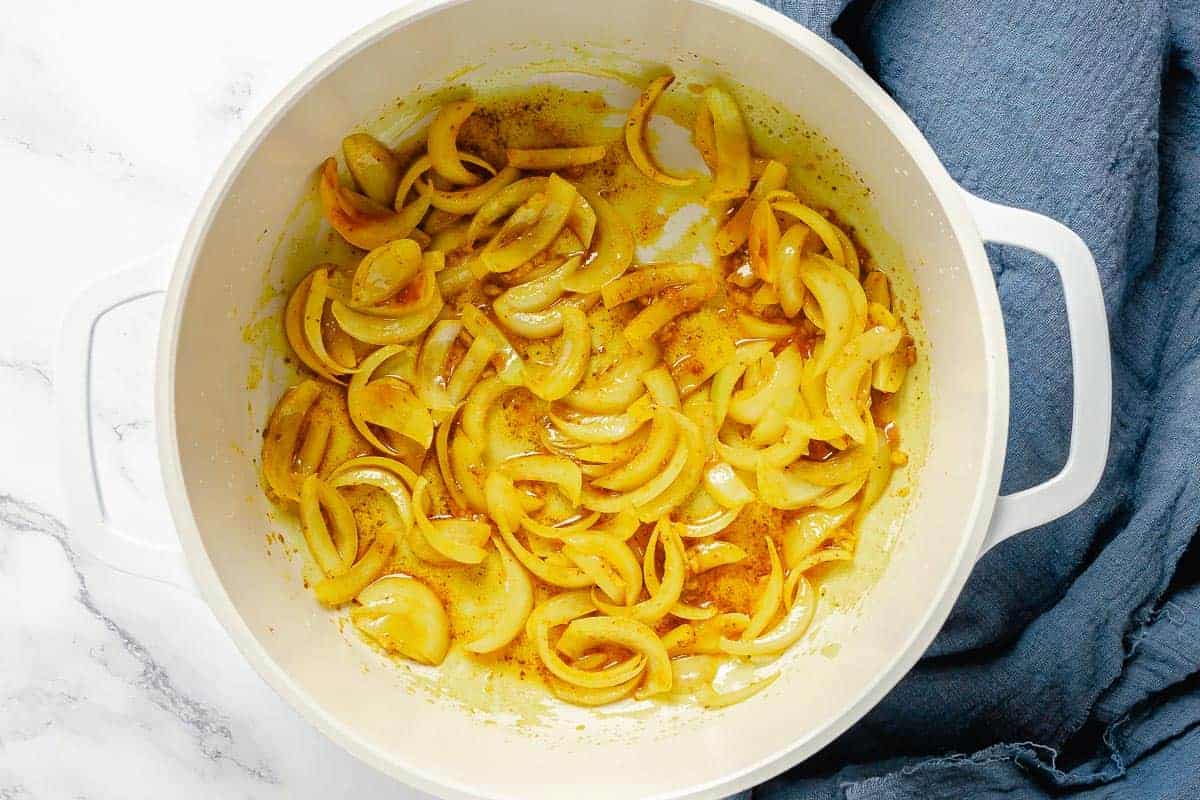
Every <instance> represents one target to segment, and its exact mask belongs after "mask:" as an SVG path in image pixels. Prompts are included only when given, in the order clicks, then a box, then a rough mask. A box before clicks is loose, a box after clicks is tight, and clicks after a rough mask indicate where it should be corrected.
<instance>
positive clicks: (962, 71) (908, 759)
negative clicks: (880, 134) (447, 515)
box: [748, 0, 1200, 800]
mask: <svg viewBox="0 0 1200 800" xmlns="http://www.w3.org/2000/svg"><path fill="white" fill-rule="evenodd" d="M767 4H768V5H771V6H773V7H775V8H776V9H778V10H780V11H782V12H784V13H785V14H788V15H789V16H791V17H792V18H793V19H796V20H798V21H799V22H801V23H803V24H804V25H807V26H808V27H810V28H812V29H813V30H815V31H817V32H818V33H820V34H821V35H823V36H825V37H826V38H827V39H829V40H830V41H832V42H833V43H834V44H836V45H837V46H839V47H841V48H842V49H843V50H844V51H846V52H847V53H850V54H852V55H853V56H854V57H856V58H857V59H858V60H859V62H860V63H862V64H863V66H864V67H865V68H866V69H867V70H868V71H869V72H870V73H871V74H873V75H874V77H875V78H876V79H877V80H878V81H879V82H880V83H881V84H882V85H883V86H884V87H885V88H886V89H887V90H888V91H889V92H890V93H891V94H892V96H894V97H895V98H896V100H897V101H898V102H899V103H900V105H901V106H903V107H904V109H905V110H906V111H907V112H908V113H909V115H910V116H912V118H913V119H914V120H915V121H916V123H917V125H918V126H919V127H920V128H921V129H922V130H923V131H924V133H925V135H926V136H927V137H928V139H929V141H930V142H931V143H932V144H933V148H934V150H936V151H937V152H938V154H939V155H940V156H941V158H942V160H943V161H944V162H945V164H946V166H947V168H948V169H949V171H950V173H951V174H952V175H953V176H954V177H955V178H956V179H958V180H959V181H960V182H961V183H962V184H963V185H964V186H965V187H967V188H968V189H970V190H971V191H973V192H975V193H976V194H979V195H981V196H983V197H985V198H988V199H992V200H996V201H998V202H1002V203H1007V204H1011V205H1016V206H1022V207H1024V208H1029V209H1033V210H1035V211H1039V212H1041V213H1043V214H1047V215H1049V216H1051V217H1054V218H1055V219H1058V220H1061V221H1062V222H1064V223H1066V224H1067V225H1069V226H1070V227H1071V228H1073V229H1074V230H1075V231H1077V232H1078V233H1079V234H1080V235H1081V236H1082V237H1083V238H1084V240H1086V241H1087V243H1088V245H1089V246H1090V247H1091V248H1092V251H1093V253H1095V256H1096V261H1097V263H1098V265H1099V269H1100V276H1101V279H1102V281H1103V283H1104V290H1105V300H1106V303H1107V306H1108V317H1109V324H1110V326H1111V330H1112V343H1113V382H1114V392H1115V397H1114V420H1113V436H1112V446H1111V450H1110V456H1109V462H1108V468H1107V471H1106V473H1105V476H1104V479H1103V482H1102V484H1101V486H1100V488H1099V489H1098V490H1097V492H1096V493H1095V495H1094V496H1093V497H1092V498H1091V500H1090V501H1089V502H1088V503H1087V504H1086V505H1085V506H1084V507H1083V508H1081V509H1079V510H1078V511H1076V512H1075V513H1073V514H1070V515H1069V516H1068V517H1066V518H1065V519H1062V520H1060V521H1058V522H1056V523H1053V524H1051V525H1046V526H1044V527H1042V528H1039V529H1037V530H1035V531H1032V532H1029V533H1026V534H1023V535H1021V536H1018V537H1016V538H1015V539H1012V540H1010V541H1008V542H1006V543H1004V544H1002V545H1000V546H999V547H997V548H996V549H995V550H993V551H992V552H991V553H989V554H988V555H987V556H986V557H985V558H984V559H983V561H982V562H981V563H980V564H979V565H978V566H977V567H976V569H975V572H974V574H973V575H972V577H971V580H970V582H969V583H968V585H967V588H966V590H965V592H964V593H963V595H962V597H961V598H960V599H959V602H958V604H957V606H956V607H955V609H954V611H953V613H952V614H951V616H950V619H949V621H948V622H947V623H946V626H945V628H944V629H943V630H942V632H941V634H940V635H939V636H938V638H937V640H936V641H935V642H934V644H933V646H932V647H931V648H930V651H929V652H928V653H927V654H926V655H925V657H924V659H923V660H922V661H921V662H920V663H919V664H918V666H917V667H916V668H915V669H914V670H913V672H912V673H911V674H910V675H909V676H908V677H906V678H905V679H904V680H903V681H902V682H901V683H900V684H899V685H898V686H897V687H896V689H895V690H894V691H892V692H891V694H890V695H888V697H887V698H886V699H885V700H884V701H883V702H882V703H880V704H879V706H878V707H876V708H875V709H874V710H873V711H872V712H871V713H870V714H868V715H867V717H866V718H865V719H863V721H862V722H860V723H859V724H858V725H856V726H855V727H854V728H853V729H851V730H850V731H848V732H847V733H846V734H845V735H843V736H842V737H841V738H840V739H838V740H837V741H836V742H835V743H833V744H832V745H830V746H829V747H828V748H826V749H825V750H824V751H823V752H822V753H821V754H819V755H818V756H817V757H815V758H813V759H810V760H809V761H808V762H806V763H805V764H802V765H801V766H800V767H798V768H796V769H795V770H792V771H791V772H789V773H787V774H786V775H784V776H781V777H780V778H778V779H776V780H774V781H771V782H770V783H768V784H766V785H764V786H761V787H759V788H757V789H755V790H754V791H753V793H752V794H753V796H754V797H755V798H780V799H783V798H786V799H787V800H793V798H843V797H845V798H855V800H859V799H860V798H862V799H865V798H879V799H882V798H887V799H888V800H895V799H896V798H913V799H914V800H917V799H919V800H931V798H955V800H958V799H959V798H992V797H1004V798H1008V799H1009V800H1012V798H1042V797H1064V796H1067V797H1073V798H1074V797H1078V798H1100V797H1104V798H1138V799H1139V800H1140V799H1141V798H1181V800H1182V798H1188V799H1189V800H1193V799H1194V798H1200V673H1198V669H1200V547H1197V548H1191V549H1189V547H1190V545H1191V542H1192V539H1193V536H1194V534H1195V533H1196V529H1197V524H1198V523H1200V2H1196V1H1195V0H1192V1H1190V2H1186V1H1181V0H1159V1H1158V2H1149V1H1148V0H1134V2H1129V0H1082V1H1081V2H1073V3H1064V2H1061V0H892V1H891V2H879V1H875V2H873V1H872V0H866V2H854V3H850V2H848V0H771V2H768V3H767ZM847 6H849V7H847ZM988 255H989V257H990V259H991V263H992V269H993V272H994V274H995V277H996V282H997V284H998V286H999V290H1000V299H1001V302H1002V304H1003V307H1004V312H1005V324H1006V327H1007V333H1008V341H1009V352H1010V360H1011V371H1012V382H1013V403H1012V412H1011V427H1010V431H1011V432H1010V435H1009V442H1008V458H1007V463H1006V465H1005V474H1004V485H1003V489H1004V491H1013V490H1016V489H1020V488H1023V487H1025V486H1028V485H1031V484H1033V483H1036V482H1039V481H1042V480H1044V479H1045V478H1047V477H1049V476H1050V475H1052V474H1053V473H1054V472H1056V471H1057V470H1058V469H1059V468H1060V467H1061V466H1062V464H1063V463H1064V461H1065V458H1066V447H1067V440H1068V435H1069V431H1070V406H1071V381H1070V348H1069V345H1068V340H1067V330H1066V319H1065V316H1064V309H1063V302H1062V294H1061V290H1060V288H1059V285H1058V279H1057V276H1056V274H1055V271H1054V269H1053V268H1052V267H1051V265H1050V264H1049V263H1048V262H1046V261H1044V260H1043V259H1041V258H1040V257H1037V256H1033V255H1031V254H1029V253H1025V252H1022V251H1019V250H1015V249H1009V248H997V249H991V250H989V253H988ZM1083 435H1085V436H1086V435H1087V431H1084V432H1083ZM748 794H749V793H748Z"/></svg>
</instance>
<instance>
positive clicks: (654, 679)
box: [558, 617, 672, 700]
mask: <svg viewBox="0 0 1200 800" xmlns="http://www.w3.org/2000/svg"><path fill="white" fill-rule="evenodd" d="M606 644H616V645H619V646H621V647H625V648H627V649H629V650H632V651H633V652H635V653H638V654H640V655H642V656H644V657H645V665H646V667H645V668H646V681H645V683H644V684H642V687H641V688H640V689H639V690H638V691H637V692H636V697H637V698H638V699H639V700H644V699H645V698H647V697H653V696H654V695H658V694H663V693H665V692H669V691H671V678H672V676H671V657H670V655H669V654H668V653H667V648H666V647H664V646H663V643H662V640H661V639H659V638H658V634H656V633H655V632H654V630H653V629H652V628H650V627H649V626H648V625H646V624H645V623H643V622H639V621H638V620H636V619H628V618H618V617H581V618H578V619H575V620H572V621H571V622H570V624H568V625H567V629H566V631H564V632H563V635H562V638H560V639H559V640H558V649H559V650H560V651H562V652H563V653H566V654H567V655H572V654H574V655H582V654H583V653H585V652H587V651H588V650H591V649H593V648H596V647H600V646H603V645H606ZM560 677H561V676H560Z"/></svg>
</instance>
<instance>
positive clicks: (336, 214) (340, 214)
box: [318, 158, 428, 250]
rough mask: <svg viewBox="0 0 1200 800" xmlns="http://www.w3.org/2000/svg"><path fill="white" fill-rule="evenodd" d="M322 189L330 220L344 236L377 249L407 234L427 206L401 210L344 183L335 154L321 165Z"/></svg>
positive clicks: (327, 216) (324, 207)
mask: <svg viewBox="0 0 1200 800" xmlns="http://www.w3.org/2000/svg"><path fill="white" fill-rule="evenodd" d="M318 193H319V194H320V198H321V208H322V210H323V211H324V213H325V218H326V219H328V220H329V224H330V225H332V226H333V228H334V230H336V231H337V232H338V233H339V234H341V236H342V238H343V239H345V240H346V241H347V242H349V243H350V244H352V245H354V246H355V247H361V248H362V249H363V250H374V249H375V248H376V247H379V246H380V245H383V244H387V243H388V242H390V241H393V240H395V239H403V238H405V237H407V236H408V235H409V234H410V233H412V231H413V229H414V228H416V227H417V224H418V223H419V222H420V221H421V216H423V215H424V210H422V211H421V215H420V216H417V215H416V214H414V213H401V214H397V213H396V212H394V211H392V210H391V209H390V208H387V207H386V206H383V205H380V204H379V203H376V202H375V201H374V200H372V199H370V198H369V197H367V196H366V195H361V194H359V193H358V192H355V191H353V190H351V189H347V188H346V187H344V186H342V185H341V182H340V181H339V179H338V172H337V162H336V161H334V160H333V159H332V158H328V159H326V160H325V162H324V163H323V164H322V165H321V180H320V183H319V185H318ZM425 208H428V206H426V207H425ZM414 217H415V218H414Z"/></svg>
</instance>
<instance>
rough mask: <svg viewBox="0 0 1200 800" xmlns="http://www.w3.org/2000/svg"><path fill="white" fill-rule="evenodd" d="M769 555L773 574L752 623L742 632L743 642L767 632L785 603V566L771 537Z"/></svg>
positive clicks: (761, 596) (759, 600)
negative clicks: (781, 605) (780, 607)
mask: <svg viewBox="0 0 1200 800" xmlns="http://www.w3.org/2000/svg"><path fill="white" fill-rule="evenodd" d="M767 553H768V555H769V556H770V558H771V574H770V575H768V576H767V583H766V586H765V587H763V592H762V594H761V595H759V596H758V600H757V601H755V603H754V613H752V614H751V615H750V622H749V623H748V624H747V625H746V629H745V630H744V631H742V637H741V638H742V641H747V640H752V639H754V638H755V637H757V636H758V635H759V634H760V633H762V632H763V631H764V630H766V628H767V626H768V625H770V624H771V620H773V619H774V618H775V615H776V614H777V613H779V605H780V603H781V602H783V566H782V565H781V564H780V563H779V553H777V552H776V551H775V542H774V541H772V540H771V538H770V537H767Z"/></svg>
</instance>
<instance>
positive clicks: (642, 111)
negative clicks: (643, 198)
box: [625, 75, 696, 186]
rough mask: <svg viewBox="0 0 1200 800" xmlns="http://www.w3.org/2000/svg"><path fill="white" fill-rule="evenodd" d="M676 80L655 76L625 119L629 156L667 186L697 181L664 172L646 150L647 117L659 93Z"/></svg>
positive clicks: (638, 165) (652, 177)
mask: <svg viewBox="0 0 1200 800" xmlns="http://www.w3.org/2000/svg"><path fill="white" fill-rule="evenodd" d="M674 81H675V76H674V75H663V76H661V77H658V78H655V79H654V80H652V81H650V83H649V84H648V85H647V86H646V89H645V91H643V92H642V94H641V96H640V97H638V99H637V100H636V101H635V102H634V104H633V107H632V108H630V109H629V116H628V117H626V119H625V147H626V149H628V150H629V157H630V159H632V161H633V163H634V165H635V166H637V168H638V170H640V171H641V173H642V174H643V175H645V176H646V177H647V178H650V179H651V180H653V181H655V182H657V183H661V184H663V185H665V186H691V185H692V184H693V183H695V182H696V179H695V178H677V177H675V176H674V175H669V174H667V173H666V172H663V171H662V170H661V169H659V168H658V165H657V164H655V163H654V159H653V158H651V156H650V154H649V153H648V152H647V151H646V119H647V117H649V116H650V110H651V109H652V108H653V107H654V102H655V101H656V100H658V97H659V95H661V94H662V93H663V91H664V90H665V89H666V88H667V87H668V86H670V85H671V84H672V83H673V82H674Z"/></svg>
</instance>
